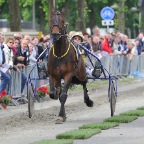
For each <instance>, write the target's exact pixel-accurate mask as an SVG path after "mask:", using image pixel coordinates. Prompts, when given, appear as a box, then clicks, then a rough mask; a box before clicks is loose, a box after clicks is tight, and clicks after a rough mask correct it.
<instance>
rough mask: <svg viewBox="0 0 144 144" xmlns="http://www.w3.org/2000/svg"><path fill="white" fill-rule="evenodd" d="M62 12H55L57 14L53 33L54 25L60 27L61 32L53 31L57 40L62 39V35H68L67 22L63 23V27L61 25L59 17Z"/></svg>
mask: <svg viewBox="0 0 144 144" xmlns="http://www.w3.org/2000/svg"><path fill="white" fill-rule="evenodd" d="M60 14H61V13H60V12H59V11H56V12H55V14H54V15H55V20H54V25H53V26H52V27H51V33H52V29H53V27H54V26H56V27H58V28H59V33H52V35H53V36H54V37H55V38H56V40H58V39H60V38H61V37H62V36H66V30H67V23H66V24H64V23H63V26H62V27H60V26H59V19H58V17H59V15H60Z"/></svg>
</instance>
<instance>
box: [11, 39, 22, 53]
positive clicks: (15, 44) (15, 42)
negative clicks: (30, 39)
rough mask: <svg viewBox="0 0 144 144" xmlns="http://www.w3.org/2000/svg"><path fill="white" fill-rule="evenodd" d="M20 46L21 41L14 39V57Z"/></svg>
mask: <svg viewBox="0 0 144 144" xmlns="http://www.w3.org/2000/svg"><path fill="white" fill-rule="evenodd" d="M19 46H20V40H19V39H16V38H15V39H14V44H13V46H12V50H13V53H14V56H15V55H16V53H17V48H18V47H19Z"/></svg>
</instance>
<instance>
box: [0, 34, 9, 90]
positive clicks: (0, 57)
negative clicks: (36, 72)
mask: <svg viewBox="0 0 144 144" xmlns="http://www.w3.org/2000/svg"><path fill="white" fill-rule="evenodd" d="M3 42H4V35H3V34H2V33H0V73H1V83H0V92H2V91H3V90H6V91H7V93H8V91H9V90H8V89H9V86H10V82H11V76H10V75H9V74H8V73H7V72H4V71H2V69H3V67H4V64H5V54H4V51H3V48H4V47H3Z"/></svg>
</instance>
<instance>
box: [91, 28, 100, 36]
mask: <svg viewBox="0 0 144 144" xmlns="http://www.w3.org/2000/svg"><path fill="white" fill-rule="evenodd" d="M92 32H93V36H97V37H100V29H99V27H98V26H94V27H93V29H92Z"/></svg>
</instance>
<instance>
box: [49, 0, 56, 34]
mask: <svg viewBox="0 0 144 144" xmlns="http://www.w3.org/2000/svg"><path fill="white" fill-rule="evenodd" d="M53 2H54V1H53V0H49V3H48V4H49V17H48V21H49V22H50V16H51V11H52V8H54V7H55V3H53ZM49 31H51V30H50V23H49Z"/></svg>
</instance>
